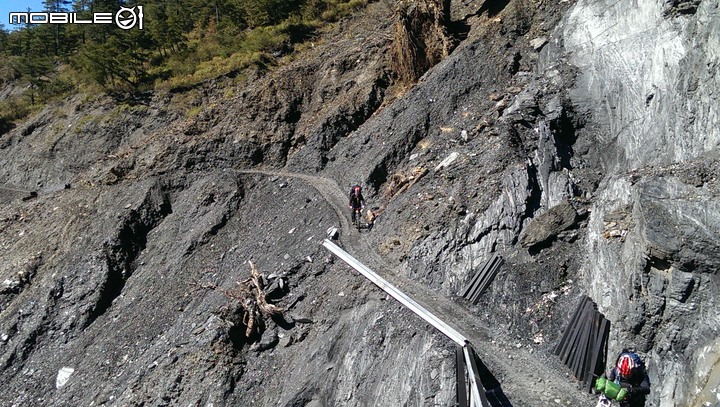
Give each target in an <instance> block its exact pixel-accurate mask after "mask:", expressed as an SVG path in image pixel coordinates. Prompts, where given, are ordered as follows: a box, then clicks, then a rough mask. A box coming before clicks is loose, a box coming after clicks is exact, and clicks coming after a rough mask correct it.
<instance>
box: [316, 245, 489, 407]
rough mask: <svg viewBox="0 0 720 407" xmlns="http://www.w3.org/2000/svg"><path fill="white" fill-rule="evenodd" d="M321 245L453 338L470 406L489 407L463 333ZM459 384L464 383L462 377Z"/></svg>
mask: <svg viewBox="0 0 720 407" xmlns="http://www.w3.org/2000/svg"><path fill="white" fill-rule="evenodd" d="M322 245H323V246H324V247H325V248H326V249H328V250H330V251H331V252H332V253H333V254H335V255H336V256H338V257H339V258H340V259H342V260H343V261H344V262H345V263H347V264H348V265H350V267H352V268H354V269H355V270H357V271H358V272H360V274H362V275H363V276H365V277H366V278H367V279H368V280H370V281H372V282H373V283H375V285H377V286H378V287H380V288H381V289H382V290H383V291H385V292H386V293H388V294H390V295H391V296H392V297H393V298H395V299H396V300H398V301H399V302H400V303H401V304H403V305H405V306H406V307H408V308H409V309H410V310H411V311H413V312H414V313H415V314H417V315H418V316H419V317H420V318H422V319H424V320H425V321H427V322H428V323H429V324H430V325H432V326H434V327H435V328H436V329H438V330H439V331H440V332H442V333H444V334H445V335H446V336H447V337H448V338H450V339H451V340H452V341H453V342H455V343H456V344H458V346H460V347H461V348H462V349H463V355H464V358H463V359H464V361H465V368H466V369H467V379H468V383H469V384H470V407H490V403H489V402H488V400H487V398H486V397H485V390H484V389H483V387H482V383H480V379H479V376H478V371H477V367H476V366H475V359H474V355H472V354H471V351H470V342H469V341H468V340H467V338H465V336H463V335H462V334H460V333H459V332H458V331H456V330H455V329H453V328H452V327H451V326H449V325H448V324H446V323H445V322H443V321H442V320H440V318H438V317H437V316H435V315H434V314H432V313H431V312H430V311H428V310H427V309H425V308H424V307H423V306H422V305H420V304H418V303H417V302H415V301H414V300H413V299H412V298H410V297H409V296H407V294H405V293H403V292H402V291H400V290H399V289H398V288H397V287H395V286H394V285H392V284H390V283H389V282H388V281H387V280H385V279H384V278H382V277H380V276H379V275H378V274H377V273H375V272H374V271H372V270H370V269H369V268H368V267H367V266H365V265H364V264H362V263H360V262H359V261H358V260H357V259H356V258H354V257H353V256H351V255H350V254H349V253H348V252H346V251H345V250H343V249H341V248H340V247H339V246H337V245H336V244H335V243H333V242H331V241H330V240H329V239H325V240H323V243H322ZM457 359H458V363H460V360H461V359H460V357H459V356H458V357H457ZM460 370H461V369H460V368H458V372H460ZM458 386H460V380H458ZM463 386H465V382H464V380H463ZM460 393H461V392H460V389H458V394H460ZM465 394H467V393H465Z"/></svg>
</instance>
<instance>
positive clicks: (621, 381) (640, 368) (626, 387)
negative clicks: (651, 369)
mask: <svg viewBox="0 0 720 407" xmlns="http://www.w3.org/2000/svg"><path fill="white" fill-rule="evenodd" d="M598 380H600V379H598ZM607 380H608V381H609V382H613V383H615V384H617V385H619V386H620V389H621V390H620V391H621V392H622V393H624V394H623V395H622V397H618V398H616V400H617V401H618V402H619V403H620V406H621V407H643V406H645V397H646V396H647V395H648V394H649V393H650V378H649V377H648V374H647V371H646V370H645V364H644V363H643V362H642V360H641V359H640V356H638V355H637V354H636V353H635V352H631V351H629V350H627V349H623V350H622V352H620V355H619V356H618V358H617V361H616V362H615V366H614V367H613V368H612V369H611V370H610V373H609V374H608V375H607Z"/></svg>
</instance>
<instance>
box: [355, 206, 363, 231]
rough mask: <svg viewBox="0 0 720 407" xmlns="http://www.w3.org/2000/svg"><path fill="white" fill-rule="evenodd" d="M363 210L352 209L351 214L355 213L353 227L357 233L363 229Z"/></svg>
mask: <svg viewBox="0 0 720 407" xmlns="http://www.w3.org/2000/svg"><path fill="white" fill-rule="evenodd" d="M362 210H363V208H362V207H360V208H353V212H354V213H355V221H354V222H353V225H354V226H355V227H356V228H357V230H358V232H359V231H360V229H362V228H363V225H362V220H363V214H362Z"/></svg>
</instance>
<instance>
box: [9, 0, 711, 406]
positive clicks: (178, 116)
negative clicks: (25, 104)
mask: <svg viewBox="0 0 720 407" xmlns="http://www.w3.org/2000/svg"><path fill="white" fill-rule="evenodd" d="M437 4H440V2H438V3H437ZM437 4H436V5H435V6H434V7H435V8H433V7H430V8H429V9H423V8H422V7H420V10H421V12H418V11H417V10H418V9H414V8H413V7H409V8H408V6H407V5H405V6H404V7H402V8H401V9H403V10H406V11H407V10H410V11H408V12H406V14H403V15H401V16H398V15H395V14H394V10H395V9H396V5H395V4H393V3H391V2H385V1H382V2H375V3H371V4H370V5H369V6H368V8H367V9H366V10H364V11H362V12H361V13H359V14H357V15H355V16H353V17H351V18H349V19H347V20H345V21H343V22H341V23H339V25H338V26H337V27H335V29H333V30H331V31H329V32H326V33H323V34H322V36H321V37H319V38H318V39H317V41H314V43H313V46H312V47H310V48H308V49H307V50H304V51H303V52H302V55H301V57H298V58H295V59H294V60H290V59H288V60H286V61H283V64H281V66H280V67H278V68H276V69H273V70H270V71H265V72H250V73H247V74H245V75H244V76H242V77H228V78H218V79H217V80H214V81H211V82H208V83H206V84H203V85H201V86H197V87H195V88H193V89H188V90H184V91H182V92H176V93H155V94H152V95H148V96H147V99H146V100H145V101H144V103H140V104H137V105H134V106H128V105H122V104H118V103H116V102H114V101H112V100H110V99H106V98H103V97H98V98H89V97H86V96H75V97H73V98H69V99H67V100H65V101H64V102H63V103H60V104H57V105H54V106H49V107H48V108H46V109H45V110H44V111H43V112H41V113H39V114H37V115H36V116H34V117H31V118H29V119H28V120H27V121H26V122H24V123H21V124H19V125H18V126H17V127H16V128H14V129H11V130H10V131H8V132H6V133H5V134H2V135H0V163H1V165H0V186H2V187H4V189H2V190H0V193H2V198H0V204H1V205H2V206H0V252H1V253H2V256H1V258H0V282H2V285H1V286H0V290H1V291H0V382H1V383H2V389H3V391H2V392H1V393H0V404H3V405H6V404H7V405H68V406H70V405H72V406H74V405H153V406H154V405H262V406H269V405H280V406H306V405H307V406H331V405H347V406H367V405H378V406H384V405H388V406H389V405H409V406H416V405H417V406H421V405H428V406H430V405H443V406H445V405H453V403H454V397H455V385H456V384H455V372H454V366H455V361H454V348H453V346H452V343H451V342H450V341H449V340H448V339H447V338H445V337H444V336H442V334H440V333H438V332H435V331H434V330H432V329H431V328H430V327H429V326H427V325H426V324H424V323H423V322H422V321H421V320H419V319H418V318H416V317H415V316H414V315H413V314H411V313H410V312H409V311H407V310H405V309H404V308H402V307H401V306H400V305H399V304H398V303H396V302H395V301H394V300H392V299H390V298H388V297H387V296H386V295H385V294H383V293H382V292H381V291H380V290H378V289H377V288H375V287H374V286H372V285H371V284H370V283H368V282H367V281H365V280H364V279H363V278H361V277H360V276H358V275H356V274H355V273H354V272H352V271H351V270H349V269H348V267H347V266H345V265H344V264H342V263H341V262H338V261H335V260H334V259H333V258H332V257H331V256H330V255H329V253H327V252H326V251H324V249H322V248H321V247H320V246H319V242H320V241H321V240H322V239H323V238H324V237H325V234H326V230H327V228H328V227H330V226H336V227H339V228H340V230H341V235H340V243H341V244H342V245H343V246H344V247H345V248H346V249H347V250H348V251H350V252H351V253H352V254H353V255H355V256H357V257H358V258H359V259H360V260H362V261H363V262H365V263H366V264H368V265H369V266H370V267H372V268H374V269H376V270H378V271H380V272H382V273H383V274H385V275H386V276H388V278H389V279H391V280H392V281H393V282H395V283H396V284H397V285H398V286H400V287H401V288H402V289H403V290H406V291H407V292H408V293H410V294H411V295H413V296H416V297H417V298H418V300H419V301H421V302H423V303H424V304H427V305H428V306H431V307H432V309H433V310H434V311H435V310H436V312H437V313H438V314H440V315H442V317H443V318H445V319H447V322H448V323H450V324H452V325H454V326H457V327H458V328H459V329H462V330H463V332H464V333H466V334H467V335H468V337H469V338H471V340H472V342H473V345H474V346H475V347H476V348H477V349H478V351H479V354H480V357H481V359H482V360H483V362H484V363H485V364H486V365H487V366H488V368H489V369H490V371H491V372H492V374H493V375H494V376H495V378H496V379H497V380H498V381H499V382H500V384H501V385H502V389H503V391H504V393H505V394H506V395H507V397H508V399H509V400H510V401H511V403H512V405H514V406H552V405H558V404H561V405H570V406H580V405H593V404H592V403H593V401H592V398H591V397H590V396H589V395H586V394H584V393H583V392H582V391H581V390H580V389H578V388H577V387H576V385H575V384H574V383H573V381H572V378H570V377H569V371H568V370H566V368H565V367H563V366H561V364H560V362H559V361H558V360H557V358H555V357H554V356H553V355H552V354H551V350H552V348H553V347H554V346H555V345H556V344H557V341H558V340H559V339H560V336H561V334H562V331H563V329H564V328H565V326H566V324H567V323H568V320H569V315H570V314H571V313H572V311H573V310H574V307H575V306H576V305H577V302H578V299H579V297H580V296H581V295H583V294H588V295H590V297H591V298H593V300H594V301H595V302H596V303H597V304H598V306H599V309H600V311H601V312H603V313H604V314H605V315H606V316H607V317H608V319H609V320H610V321H611V323H612V330H611V337H610V347H609V348H610V349H609V351H610V354H611V355H612V354H613V353H615V352H617V351H618V350H619V349H621V348H622V347H628V346H629V347H634V348H635V349H636V350H637V351H639V352H640V353H641V355H642V356H643V357H645V359H646V360H647V362H648V367H649V373H650V378H651V381H652V386H653V387H652V393H651V395H650V397H649V400H648V403H647V405H657V406H675V405H678V406H679V405H683V406H684V405H690V406H705V405H715V404H717V400H718V398H717V394H718V391H719V390H720V371H719V370H718V367H717V366H718V360H720V350H719V347H720V343H719V342H718V338H719V337H720V335H718V327H720V321H718V315H719V314H720V312H718V311H720V309H719V308H720V307H719V306H718V303H717V300H716V298H717V293H718V290H719V289H720V288H719V287H720V285H719V284H718V283H719V282H718V259H719V258H720V250H719V248H718V243H717V242H718V241H719V239H718V237H719V236H718V234H719V233H720V227H719V226H720V225H719V224H718V223H719V222H720V221H719V219H720V213H719V212H720V207H719V206H718V202H720V201H719V200H718V193H719V192H720V191H719V190H718V181H717V175H716V174H717V170H718V153H717V146H718V142H719V141H720V126H718V110H717V109H718V107H717V106H718V105H717V103H716V101H717V95H718V94H719V92H720V82H718V81H720V79H718V76H717V74H716V70H717V66H718V55H720V53H719V52H718V44H720V41H719V40H720V38H718V37H720V32H719V31H718V27H720V14H719V13H720V9H719V6H718V2H717V1H710V0H703V1H690V2H688V1H670V2H669V1H660V0H639V1H634V2H617V1H604V0H601V1H598V0H594V1H589V0H588V1H585V0H578V1H576V2H572V1H561V2H547V1H539V0H538V1H535V0H509V1H507V0H506V1H497V2H490V1H486V2H471V1H453V2H444V3H443V6H442V7H438V6H437ZM447 6H449V10H447V8H448V7H447ZM422 10H432V11H433V12H430V13H423V12H422ZM438 10H443V12H444V13H448V12H449V16H450V18H447V15H444V16H443V15H440V16H438V14H437V12H438ZM412 13H417V14H412ZM409 16H410V17H409ZM412 16H414V17H415V18H424V19H428V20H426V21H421V22H415V24H408V21H407V18H411V17H412ZM418 16H420V17H418ZM443 17H445V18H446V19H445V20H443ZM433 19H434V20H433ZM401 22H404V23H405V24H404V25H403V24H400V23H401ZM398 26H401V27H402V26H405V27H416V28H417V27H420V28H421V30H420V31H422V30H423V29H424V30H430V31H432V32H429V33H426V34H427V35H425V36H424V37H422V38H425V39H427V41H430V42H432V43H434V44H439V43H442V44H444V45H443V46H444V47H445V48H443V51H442V52H439V53H436V54H435V55H441V56H442V57H443V58H444V59H442V60H441V61H440V62H439V63H438V64H437V65H434V66H431V65H432V64H428V65H427V66H428V67H429V70H427V72H424V73H422V72H420V73H419V75H420V77H419V80H418V82H417V83H414V84H408V83H407V81H408V80H411V79H412V78H413V76H412V75H410V76H408V75H404V73H407V66H406V65H407V61H404V64H398V63H397V60H398V57H397V55H398V54H397V39H398V38H405V37H403V36H398V32H397V31H396V30H397V29H398ZM408 33H410V34H408ZM404 35H406V36H407V35H410V36H413V38H417V37H416V35H419V34H418V33H417V32H416V31H413V30H408V32H407V33H405V34H404ZM393 41H396V42H395V43H394V42H393ZM443 41H446V42H443ZM394 47H395V48H394ZM441 48H442V47H441ZM450 51H452V52H450ZM433 52H434V51H433ZM448 52H450V53H449V55H447V53H448ZM421 59H422V58H421ZM427 60H430V59H427ZM403 67H405V68H403ZM422 71H424V70H422ZM354 182H361V183H363V185H365V190H366V197H367V198H368V203H369V205H370V206H373V207H377V208H378V210H379V212H380V217H379V220H378V222H377V225H376V227H375V228H374V229H373V230H372V231H371V232H367V231H362V233H358V232H357V231H354V230H351V229H350V228H349V227H348V220H347V215H348V214H347V213H345V211H346V209H345V202H344V194H345V193H346V189H347V186H348V185H350V184H351V183H354ZM9 188H12V189H9ZM23 191H27V192H23ZM30 191H32V192H35V193H36V196H33V195H30V194H29V193H28V192H30ZM493 252H497V253H499V254H501V255H502V256H503V257H504V258H505V260H506V262H505V264H504V265H503V266H502V268H501V270H500V272H499V274H498V275H497V277H496V278H495V281H494V282H493V284H492V286H491V287H490V289H489V290H488V291H487V292H486V293H485V294H484V295H483V297H482V299H481V302H480V304H479V305H477V306H472V305H470V304H469V303H468V302H467V301H465V300H464V299H462V298H458V293H459V292H460V290H461V289H462V288H463V287H464V285H465V284H466V283H467V281H468V279H469V278H470V276H471V274H472V273H473V272H474V271H475V270H476V269H477V268H478V267H479V266H480V265H481V264H482V263H483V262H484V261H485V260H486V259H487V258H488V257H489V255H490V254H491V253H493ZM249 261H252V262H254V263H255V264H256V265H257V267H258V269H259V270H260V271H261V273H263V275H264V277H265V280H266V285H267V287H266V291H267V292H269V293H270V298H272V299H273V300H274V301H275V302H276V304H277V305H278V306H281V307H283V308H284V309H286V312H285V313H284V315H283V316H276V317H274V318H269V317H268V318H265V319H264V322H261V321H260V319H258V320H257V321H256V322H254V323H251V322H249V321H248V319H246V318H245V319H244V317H245V315H244V308H243V304H247V303H245V302H244V300H239V298H240V297H238V296H239V295H241V294H239V292H240V291H239V289H240V287H241V286H242V285H243V284H245V281H246V279H248V277H249V276H250V265H249V263H248V262H249ZM246 332H248V333H250V334H249V336H248V335H246ZM611 357H612V356H611ZM62 368H71V369H72V373H71V374H70V376H69V379H68V380H67V382H64V383H58V382H56V379H57V378H58V372H59V371H60V369H62ZM66 371H67V372H70V370H67V369H66Z"/></svg>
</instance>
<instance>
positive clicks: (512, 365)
mask: <svg viewBox="0 0 720 407" xmlns="http://www.w3.org/2000/svg"><path fill="white" fill-rule="evenodd" d="M239 172H240V173H246V174H262V175H268V176H281V177H289V178H295V179H300V180H303V181H305V182H307V183H308V184H309V185H311V186H312V187H313V188H315V189H316V190H317V191H318V192H319V193H320V195H321V196H322V197H323V199H324V200H325V201H327V202H328V203H329V204H330V205H331V206H332V208H333V210H335V212H336V213H337V216H338V221H339V222H340V225H341V237H340V240H341V242H342V243H343V249H344V250H346V251H347V252H349V253H350V254H351V255H353V256H354V257H355V258H357V259H358V260H359V261H360V262H362V263H363V264H365V265H367V266H368V267H370V269H372V270H373V271H375V272H376V273H378V274H379V275H380V276H382V277H383V278H384V279H386V280H387V281H388V282H390V283H391V284H393V285H395V286H396V287H398V288H399V289H400V290H401V291H403V292H404V293H405V294H407V295H408V296H410V297H411V298H412V299H414V300H415V301H416V302H417V303H419V304H420V305H422V306H423V307H424V308H425V309H427V310H428V311H430V312H431V313H433V314H435V315H436V316H437V317H438V318H440V319H441V320H442V321H444V322H445V323H447V324H448V325H450V326H451V327H453V328H454V329H456V330H457V331H458V332H460V333H461V334H462V335H464V336H465V337H466V338H468V340H469V341H470V343H471V344H472V345H473V347H474V348H475V350H476V351H477V352H478V355H479V356H480V358H481V359H482V361H483V363H485V364H486V365H487V366H488V368H489V369H490V371H491V373H492V374H493V375H494V376H495V378H496V379H497V380H498V381H499V382H500V384H501V386H502V389H503V391H504V393H505V394H506V395H507V397H508V399H509V400H510V401H511V402H512V403H513V406H515V407H522V406H528V407H537V406H544V405H568V406H583V405H588V406H589V405H594V404H592V403H593V400H592V397H591V396H590V395H588V394H585V393H583V392H582V391H581V390H579V388H578V386H577V385H576V384H574V383H572V382H571V380H572V379H571V378H568V377H567V374H566V373H564V372H561V371H560V370H559V369H557V368H554V367H552V366H550V367H549V366H548V363H547V361H544V360H542V359H541V357H538V354H537V353H535V354H534V353H533V350H532V349H528V348H524V347H521V348H517V347H516V346H515V345H514V344H512V343H507V340H503V339H502V336H501V335H496V334H494V333H493V332H491V331H489V330H488V329H487V328H486V327H484V326H482V325H481V321H480V318H479V317H478V316H477V315H475V314H473V313H472V312H471V311H470V310H468V309H467V308H465V307H463V305H462V304H461V303H459V302H455V301H453V300H452V299H450V298H447V297H445V296H443V295H442V294H440V293H437V292H434V291H432V290H431V289H429V288H428V287H425V286H422V285H421V284H418V283H417V282H415V281H412V280H409V279H407V278H405V277H403V276H399V275H397V274H396V273H394V272H392V271H391V270H389V269H388V268H387V266H386V263H385V262H384V261H383V260H382V258H381V257H380V256H379V255H378V254H377V252H376V251H375V250H374V248H373V247H372V246H371V244H370V242H369V241H368V240H367V239H366V238H365V237H364V236H362V235H361V234H359V233H356V232H355V231H354V230H352V229H351V227H350V222H349V220H348V217H349V211H348V210H346V208H347V205H346V202H345V199H346V197H345V194H344V192H343V191H342V190H341V188H340V186H339V185H338V184H337V182H335V181H334V180H332V179H329V178H325V177H319V176H313V175H308V174H301V173H293V172H286V171H278V170H239ZM448 340H449V339H448ZM558 365H559V364H558Z"/></svg>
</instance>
